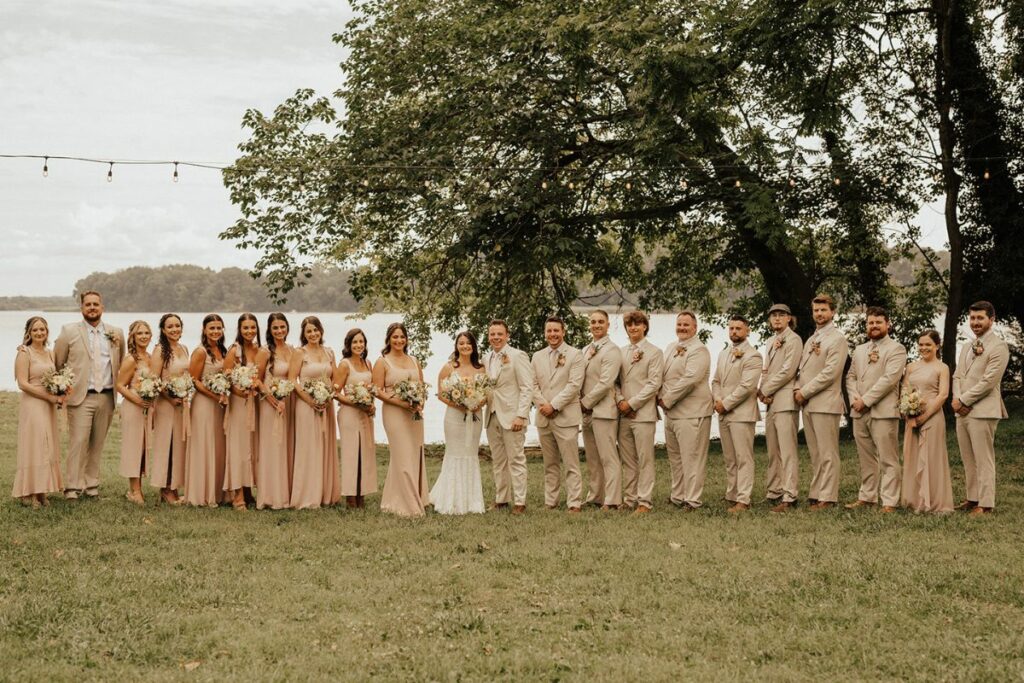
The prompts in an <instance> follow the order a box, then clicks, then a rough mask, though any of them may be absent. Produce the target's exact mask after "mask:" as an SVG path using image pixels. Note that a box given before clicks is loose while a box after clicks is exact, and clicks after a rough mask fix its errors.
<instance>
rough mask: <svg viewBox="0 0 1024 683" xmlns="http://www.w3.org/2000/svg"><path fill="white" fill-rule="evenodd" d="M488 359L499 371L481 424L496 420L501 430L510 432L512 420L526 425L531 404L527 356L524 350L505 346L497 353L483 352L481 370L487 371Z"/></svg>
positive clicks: (530, 370) (530, 383)
mask: <svg viewBox="0 0 1024 683" xmlns="http://www.w3.org/2000/svg"><path fill="white" fill-rule="evenodd" d="M492 357H494V358H495V360H494V363H496V364H497V367H498V368H499V370H498V376H497V378H496V380H495V382H496V384H495V386H494V389H493V391H492V392H491V402H490V404H489V405H488V406H487V416H486V421H485V422H484V424H488V425H489V424H490V421H491V419H492V418H497V420H498V423H499V424H501V426H502V427H504V428H505V429H511V428H512V420H514V419H516V418H517V417H520V418H522V419H523V420H525V421H526V422H527V423H529V422H530V404H531V403H533V365H531V364H530V358H529V356H527V355H526V352H525V351H520V350H519V349H514V348H512V347H511V346H505V348H503V349H502V350H501V353H500V354H495V353H494V352H493V351H489V352H488V353H487V355H486V356H485V357H484V367H485V368H487V369H490V367H491V358H492Z"/></svg>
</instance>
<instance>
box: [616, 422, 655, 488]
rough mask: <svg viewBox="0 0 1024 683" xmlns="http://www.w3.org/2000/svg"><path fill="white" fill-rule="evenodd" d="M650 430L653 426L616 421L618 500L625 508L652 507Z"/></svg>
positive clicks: (652, 477) (652, 486) (651, 447)
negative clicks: (619, 476)
mask: <svg viewBox="0 0 1024 683" xmlns="http://www.w3.org/2000/svg"><path fill="white" fill-rule="evenodd" d="M654 429H655V423H653V422H637V421H636V420H631V419H629V418H628V417H623V418H619V455H621V456H622V497H623V502H625V504H626V505H628V506H629V507H636V506H637V505H644V506H646V507H654V504H653V501H652V498H653V497H654Z"/></svg>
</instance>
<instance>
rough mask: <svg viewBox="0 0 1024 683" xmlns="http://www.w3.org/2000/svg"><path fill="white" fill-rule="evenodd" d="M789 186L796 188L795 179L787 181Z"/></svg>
mask: <svg viewBox="0 0 1024 683" xmlns="http://www.w3.org/2000/svg"><path fill="white" fill-rule="evenodd" d="M789 186H790V187H796V179H795V178H790V179H789Z"/></svg>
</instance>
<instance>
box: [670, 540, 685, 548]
mask: <svg viewBox="0 0 1024 683" xmlns="http://www.w3.org/2000/svg"><path fill="white" fill-rule="evenodd" d="M668 547H669V548H671V549H672V550H679V549H680V548H682V547H683V544H682V543H676V542H675V541H669V544H668Z"/></svg>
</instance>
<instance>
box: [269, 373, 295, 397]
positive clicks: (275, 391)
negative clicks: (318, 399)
mask: <svg viewBox="0 0 1024 683" xmlns="http://www.w3.org/2000/svg"><path fill="white" fill-rule="evenodd" d="M269 388H270V395H271V396H273V397H274V398H276V399H277V400H278V401H283V400H284V399H286V398H288V397H289V396H291V395H292V392H293V391H295V385H294V384H292V383H291V382H289V381H288V380H286V379H280V378H274V379H273V380H271V382H270V387H269Z"/></svg>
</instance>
